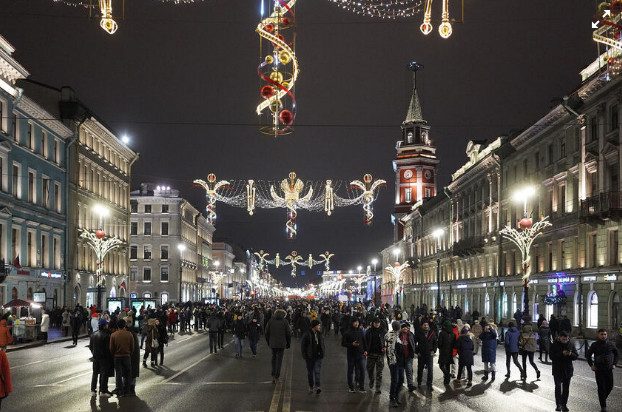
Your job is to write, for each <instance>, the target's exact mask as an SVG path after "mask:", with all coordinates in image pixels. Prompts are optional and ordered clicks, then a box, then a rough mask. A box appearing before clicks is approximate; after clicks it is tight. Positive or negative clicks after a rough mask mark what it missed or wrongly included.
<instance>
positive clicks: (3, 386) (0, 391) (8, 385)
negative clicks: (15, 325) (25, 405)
mask: <svg viewBox="0 0 622 412" xmlns="http://www.w3.org/2000/svg"><path fill="white" fill-rule="evenodd" d="M11 392H13V382H11V367H10V366H9V359H8V358H7V357H6V352H5V351H3V350H0V408H2V399H4V398H6V397H7V396H9V393H11Z"/></svg>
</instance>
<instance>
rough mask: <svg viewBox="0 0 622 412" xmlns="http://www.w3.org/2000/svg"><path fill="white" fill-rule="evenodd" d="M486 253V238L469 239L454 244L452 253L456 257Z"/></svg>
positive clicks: (473, 237)
mask: <svg viewBox="0 0 622 412" xmlns="http://www.w3.org/2000/svg"><path fill="white" fill-rule="evenodd" d="M483 252H484V237H483V236H472V237H467V238H464V239H462V240H459V241H458V242H455V243H454V246H453V248H452V253H453V255H454V256H461V257H464V256H470V255H476V254H478V253H483Z"/></svg>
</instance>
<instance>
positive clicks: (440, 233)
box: [432, 228, 445, 308]
mask: <svg viewBox="0 0 622 412" xmlns="http://www.w3.org/2000/svg"><path fill="white" fill-rule="evenodd" d="M444 235H445V231H444V230H443V229H442V228H438V229H435V230H434V231H433V232H432V236H434V237H435V238H436V247H437V253H439V252H440V250H441V239H442V238H443V236H444ZM436 306H437V308H440V307H441V259H440V258H438V257H437V258H436Z"/></svg>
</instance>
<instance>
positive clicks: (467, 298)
mask: <svg viewBox="0 0 622 412" xmlns="http://www.w3.org/2000/svg"><path fill="white" fill-rule="evenodd" d="M468 312H469V296H468V295H464V313H468Z"/></svg>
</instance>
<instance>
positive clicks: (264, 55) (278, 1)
mask: <svg viewBox="0 0 622 412" xmlns="http://www.w3.org/2000/svg"><path fill="white" fill-rule="evenodd" d="M265 1H268V2H270V1H272V0H265ZM273 1H274V7H273V8H272V12H271V13H270V15H269V16H267V17H266V18H263V12H264V0H261V14H262V20H261V21H260V22H259V24H258V25H257V28H256V29H255V31H256V32H257V34H258V35H259V37H260V41H259V56H260V63H259V66H258V68H257V74H258V75H259V78H260V79H261V81H262V86H261V88H260V89H259V94H260V95H261V98H262V99H263V100H262V102H261V103H259V105H257V114H258V115H260V116H261V115H262V114H264V113H267V122H266V124H265V125H264V126H262V127H261V128H260V130H261V132H262V133H265V134H269V135H272V136H274V137H277V136H282V135H285V134H288V133H291V132H292V125H293V123H294V119H295V118H296V95H295V94H294V92H293V88H294V85H295V84H296V80H297V78H298V73H299V70H298V59H297V58H296V52H295V50H294V49H295V36H296V34H295V32H294V27H295V14H294V6H295V5H296V1H297V0H288V1H286V0H273ZM264 40H265V41H264Z"/></svg>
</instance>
